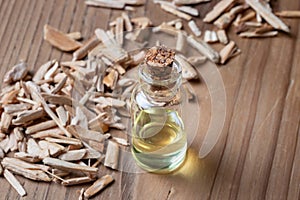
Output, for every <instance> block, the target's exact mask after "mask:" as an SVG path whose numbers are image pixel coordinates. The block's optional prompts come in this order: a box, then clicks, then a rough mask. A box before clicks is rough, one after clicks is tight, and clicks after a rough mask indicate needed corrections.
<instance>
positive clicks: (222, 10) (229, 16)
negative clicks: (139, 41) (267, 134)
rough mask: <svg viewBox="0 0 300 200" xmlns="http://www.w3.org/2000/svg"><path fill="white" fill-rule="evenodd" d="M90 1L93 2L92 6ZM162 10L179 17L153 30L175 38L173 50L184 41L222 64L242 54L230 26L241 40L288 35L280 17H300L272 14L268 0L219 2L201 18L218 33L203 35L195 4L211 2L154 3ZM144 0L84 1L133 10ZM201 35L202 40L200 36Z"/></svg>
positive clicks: (299, 14) (291, 13)
mask: <svg viewBox="0 0 300 200" xmlns="http://www.w3.org/2000/svg"><path fill="white" fill-rule="evenodd" d="M92 2H93V3H92ZM153 2H154V3H156V4H159V5H160V7H161V9H162V10H164V11H166V12H168V13H170V14H173V15H175V16H176V17H178V19H176V20H172V21H170V22H164V23H162V24H161V25H159V26H157V27H156V28H155V29H154V31H157V32H158V31H162V32H165V33H167V34H171V35H173V36H174V37H177V40H178V41H177V44H178V45H177V48H176V50H178V51H182V50H183V49H182V48H183V47H184V43H185V42H186V41H187V42H188V43H189V44H190V45H191V46H192V47H194V48H195V49H197V50H198V51H199V52H200V53H201V54H202V55H204V56H206V57H207V58H209V59H210V60H211V61H213V62H215V63H217V64H225V63H226V62H227V61H228V60H229V59H230V58H232V57H234V56H236V55H238V54H240V53H241V50H240V49H239V48H238V47H237V45H236V43H235V42H234V41H232V40H230V39H229V38H228V37H227V33H226V30H227V29H228V28H229V27H230V26H231V25H233V26H234V28H235V32H236V33H237V34H238V35H239V36H240V37H243V38H263V37H274V36H277V35H278V33H279V32H278V31H282V32H286V33H289V32H290V29H289V27H288V26H287V25H286V24H285V23H284V22H283V21H282V20H281V19H280V18H279V17H288V18H300V11H281V12H276V13H275V14H274V13H273V12H272V8H271V6H270V3H269V0H221V1H219V2H218V3H217V4H216V5H215V6H214V7H213V9H212V10H211V11H210V12H208V13H207V14H206V15H205V17H204V18H203V22H205V23H213V24H214V25H215V27H216V29H217V30H215V29H214V30H205V31H204V34H202V31H201V30H200V28H199V27H198V25H197V24H196V22H195V21H194V20H193V18H197V17H199V15H200V13H199V10H198V9H197V8H195V7H194V5H197V4H203V3H210V2H211V0H170V1H168V0H153ZM144 3H145V2H144V1H143V0H115V1H110V0H87V1H86V4H87V5H90V6H99V7H107V8H117V7H115V4H117V5H122V6H119V7H118V8H117V9H125V10H130V11H132V10H134V7H130V9H129V8H128V6H126V5H130V6H139V5H143V4H144ZM182 20H184V21H186V22H187V25H188V27H189V29H190V30H189V32H191V33H192V35H188V33H187V31H184V30H182V29H183V23H182ZM202 35H203V37H202ZM208 43H210V44H211V43H221V44H223V45H225V46H224V47H223V49H221V50H220V51H219V52H218V51H216V50H215V49H214V48H212V47H211V45H210V44H208Z"/></svg>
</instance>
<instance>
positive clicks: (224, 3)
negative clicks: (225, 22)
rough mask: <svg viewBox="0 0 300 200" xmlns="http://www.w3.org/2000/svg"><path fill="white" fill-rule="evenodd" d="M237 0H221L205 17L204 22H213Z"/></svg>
mask: <svg viewBox="0 0 300 200" xmlns="http://www.w3.org/2000/svg"><path fill="white" fill-rule="evenodd" d="M234 2H235V0H221V1H220V2H219V3H217V4H216V5H215V6H214V8H213V10H211V11H210V12H209V13H207V14H206V15H205V17H204V19H203V21H204V22H212V21H214V20H215V19H216V18H217V17H219V16H220V15H221V14H222V13H223V12H224V11H225V10H226V9H227V8H228V7H230V6H231V5H232V4H233V3H234Z"/></svg>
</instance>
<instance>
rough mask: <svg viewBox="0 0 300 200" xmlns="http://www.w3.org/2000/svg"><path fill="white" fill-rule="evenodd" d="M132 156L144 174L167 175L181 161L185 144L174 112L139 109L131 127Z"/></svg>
mask: <svg viewBox="0 0 300 200" xmlns="http://www.w3.org/2000/svg"><path fill="white" fill-rule="evenodd" d="M132 146H133V147H132V153H133V155H134V158H135V159H136V161H137V164H138V165H139V166H141V167H142V168H144V169H145V170H147V171H153V172H162V173H165V172H171V171H173V170H175V169H176V168H177V167H179V166H180V164H181V163H182V162H183V161H184V158H185V153H186V148H187V142H186V135H185V133H184V128H183V123H182V120H181V119H180V117H179V116H178V114H177V112H176V111H173V110H165V109H158V108H154V109H149V110H143V111H141V112H140V114H139V115H138V116H137V118H136V121H135V125H134V128H133V137H132Z"/></svg>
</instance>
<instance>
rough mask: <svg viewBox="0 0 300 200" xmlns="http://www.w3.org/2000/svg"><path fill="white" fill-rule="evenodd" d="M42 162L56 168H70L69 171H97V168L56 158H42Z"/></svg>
mask: <svg viewBox="0 0 300 200" xmlns="http://www.w3.org/2000/svg"><path fill="white" fill-rule="evenodd" d="M43 163H44V164H46V165H50V166H53V167H56V168H58V169H62V170H67V171H68V170H70V171H82V172H90V173H96V172H97V171H98V168H95V167H89V166H82V165H79V164H75V163H71V162H67V161H63V160H60V159H56V158H50V157H48V158H44V159H43Z"/></svg>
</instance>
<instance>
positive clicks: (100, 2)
mask: <svg viewBox="0 0 300 200" xmlns="http://www.w3.org/2000/svg"><path fill="white" fill-rule="evenodd" d="M85 4H86V5H88V6H99V7H104V8H116V9H123V8H124V7H125V3H124V2H120V1H110V0H86V1H85Z"/></svg>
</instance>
